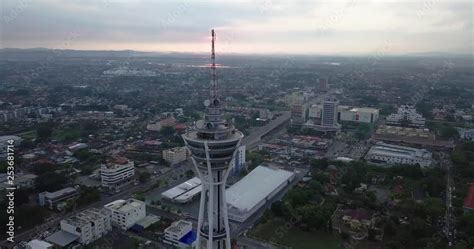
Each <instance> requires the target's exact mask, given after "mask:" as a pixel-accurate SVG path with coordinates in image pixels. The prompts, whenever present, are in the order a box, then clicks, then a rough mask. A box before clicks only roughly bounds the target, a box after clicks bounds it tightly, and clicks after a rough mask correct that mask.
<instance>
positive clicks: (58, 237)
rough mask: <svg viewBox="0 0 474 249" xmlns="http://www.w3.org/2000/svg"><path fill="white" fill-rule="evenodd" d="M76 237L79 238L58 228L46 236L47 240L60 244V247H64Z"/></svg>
mask: <svg viewBox="0 0 474 249" xmlns="http://www.w3.org/2000/svg"><path fill="white" fill-rule="evenodd" d="M77 239H79V236H77V235H75V234H72V233H68V232H65V231H63V230H59V231H57V232H55V233H53V234H51V235H50V236H49V237H47V238H46V240H47V241H49V242H51V243H54V244H56V245H58V246H62V247H65V246H67V245H69V244H71V243H72V242H74V241H76V240H77Z"/></svg>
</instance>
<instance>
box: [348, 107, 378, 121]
mask: <svg viewBox="0 0 474 249" xmlns="http://www.w3.org/2000/svg"><path fill="white" fill-rule="evenodd" d="M339 117H340V120H341V121H352V122H359V123H367V124H373V123H375V122H377V120H378V119H379V110H378V109H375V108H368V107H361V108H359V107H354V108H350V109H348V110H339Z"/></svg>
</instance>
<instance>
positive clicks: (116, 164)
mask: <svg viewBox="0 0 474 249" xmlns="http://www.w3.org/2000/svg"><path fill="white" fill-rule="evenodd" d="M134 176H135V164H134V163H133V161H131V160H128V159H127V158H125V157H118V158H115V159H114V160H113V161H110V162H108V163H107V164H103V165H102V166H101V167H100V177H101V184H102V187H106V188H110V189H114V188H118V187H120V186H123V185H125V184H128V183H131V182H133V181H134Z"/></svg>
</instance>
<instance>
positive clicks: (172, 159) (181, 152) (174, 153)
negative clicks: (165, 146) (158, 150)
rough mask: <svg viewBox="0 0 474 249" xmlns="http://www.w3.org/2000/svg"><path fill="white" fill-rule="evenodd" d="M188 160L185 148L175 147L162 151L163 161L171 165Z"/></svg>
mask: <svg viewBox="0 0 474 249" xmlns="http://www.w3.org/2000/svg"><path fill="white" fill-rule="evenodd" d="M187 158H188V150H187V149H186V147H175V148H171V149H169V150H164V151H163V159H164V160H165V161H167V162H169V163H170V164H171V165H173V164H176V163H180V162H182V161H186V159H187Z"/></svg>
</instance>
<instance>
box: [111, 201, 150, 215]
mask: <svg viewBox="0 0 474 249" xmlns="http://www.w3.org/2000/svg"><path fill="white" fill-rule="evenodd" d="M142 205H145V203H144V202H142V201H139V200H136V199H128V200H116V201H113V202H111V203H109V204H106V205H105V206H104V207H105V208H110V209H114V210H117V211H120V212H128V211H130V210H133V209H136V208H138V207H140V206H142Z"/></svg>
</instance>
